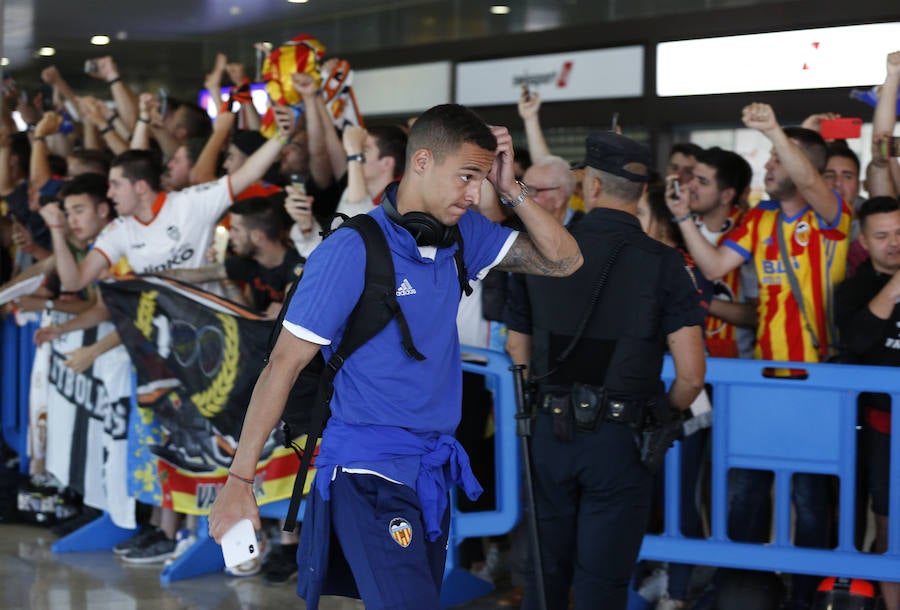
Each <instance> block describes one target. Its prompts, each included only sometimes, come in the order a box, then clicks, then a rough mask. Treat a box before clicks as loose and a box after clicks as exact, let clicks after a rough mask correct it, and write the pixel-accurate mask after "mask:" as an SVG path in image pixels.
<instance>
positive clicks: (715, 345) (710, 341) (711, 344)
mask: <svg viewBox="0 0 900 610" xmlns="http://www.w3.org/2000/svg"><path fill="white" fill-rule="evenodd" d="M743 215H744V211H743V210H742V209H741V208H739V207H736V206H735V207H733V208H732V209H731V213H730V214H729V215H728V220H727V221H726V222H725V226H724V227H723V229H722V232H721V233H711V232H709V231H708V230H707V229H706V226H705V225H704V224H703V220H702V219H701V218H700V217H697V218H696V219H695V222H696V223H697V226H698V228H699V229H700V232H701V233H702V234H703V236H704V237H706V239H707V241H709V242H711V243H712V245H714V246H720V245H722V242H724V241H725V240H726V239H728V238H730V237H731V235H732V233H733V231H734V229H735V228H737V226H738V225H739V224H740V222H741V217H742V216H743ZM713 294H714V296H715V298H717V299H722V300H724V301H727V302H729V303H739V302H741V301H742V300H743V296H744V295H743V294H741V268H740V267H738V268H737V269H734V270H733V271H730V272H728V273H726V274H725V275H724V276H723V277H721V278H719V279H717V280H715V281H713ZM736 332H737V328H736V327H735V326H734V325H733V324H729V323H728V322H725V321H724V320H720V319H719V318H716V317H714V316H709V315H708V316H706V326H705V328H704V330H703V334H704V337H705V340H706V350H707V351H708V352H709V355H710V356H713V357H715V358H737V357H738V344H737V336H736Z"/></svg>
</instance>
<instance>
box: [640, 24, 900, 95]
mask: <svg viewBox="0 0 900 610" xmlns="http://www.w3.org/2000/svg"><path fill="white" fill-rule="evenodd" d="M897 40H900V22H893V23H873V24H868V25H851V26H841V27H833V28H815V29H809V30H796V31H788V32H769V33H765V34H747V35H743V36H724V37H721V38H701V39H695V40H679V41H675V42H664V43H660V44H659V45H657V47H656V91H657V95H659V96H662V97H666V96H677V95H715V94H720V93H743V92H751V91H787V90H797V89H826V88H836V87H858V86H869V85H875V84H879V83H882V82H884V61H885V60H884V58H885V57H886V56H887V54H888V53H890V52H891V51H894V50H896V49H897Z"/></svg>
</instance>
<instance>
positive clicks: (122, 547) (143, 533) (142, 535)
mask: <svg viewBox="0 0 900 610" xmlns="http://www.w3.org/2000/svg"><path fill="white" fill-rule="evenodd" d="M158 531H159V528H157V527H153V526H147V527H144V528H141V530H140V531H139V532H138V533H137V534H135V535H134V536H132V537H131V538H129V539H128V540H123V541H122V542H120V543H119V544H117V545H116V546H114V547H113V548H112V552H113V553H115V554H116V555H127V554H128V553H129V552H130V551H131V550H132V549H134V548H136V547H140V546H144V544H145V543H146V541H147V540H148V539H149V538H150V537H151V536H153V535H154V534H155V533H156V532H158Z"/></svg>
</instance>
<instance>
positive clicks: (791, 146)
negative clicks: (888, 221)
mask: <svg viewBox="0 0 900 610" xmlns="http://www.w3.org/2000/svg"><path fill="white" fill-rule="evenodd" d="M741 119H742V120H743V122H744V125H746V126H747V127H749V128H750V129H756V130H758V131H759V132H761V133H762V134H763V135H764V136H766V137H767V138H769V141H770V142H772V146H773V148H774V149H775V154H776V155H778V160H779V162H780V163H781V165H782V166H783V167H784V169H785V170H786V171H787V173H788V176H790V178H791V181H792V182H793V183H794V185H795V186H796V187H797V190H798V191H799V192H800V194H801V195H802V196H803V198H804V199H805V200H806V202H807V203H809V205H811V206H812V208H813V210H815V212H816V214H818V215H819V216H821V217H822V218H823V219H825V222H827V223H829V224H830V223H833V222H834V220H835V219H836V218H837V217H838V214H839V213H840V206H839V204H838V200H837V198H836V197H835V195H834V192H832V190H831V189H830V188H828V185H827V184H825V180H824V179H823V178H822V175H821V174H820V173H819V170H818V169H817V168H816V167H815V166H813V164H812V162H811V161H810V160H809V159H808V158H807V156H806V155H805V154H804V153H803V151H802V150H801V149H800V147H799V146H797V144H795V143H794V142H792V141H791V139H790V138H788V137H787V136H786V135H785V133H784V131H783V130H782V129H781V126H780V125H779V124H778V120H777V119H776V118H775V111H774V110H772V107H771V106H769V105H768V104H760V103H755V104H750V105H749V106H745V107H744V110H743V113H742V116H741Z"/></svg>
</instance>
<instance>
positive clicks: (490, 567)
mask: <svg viewBox="0 0 900 610" xmlns="http://www.w3.org/2000/svg"><path fill="white" fill-rule="evenodd" d="M505 570H506V562H505V561H504V559H503V555H502V554H501V553H500V547H498V546H497V545H496V544H490V545H488V548H487V553H486V555H485V558H484V565H482V567H481V568H480V569H478V570H475V571H474V572H473V574H474V575H475V576H477V577H478V578H481V579H482V580H486V581H488V582H490V583H493V582H494V579H495V578H497V577H499V576H501V575H502V573H503V572H504V571H505Z"/></svg>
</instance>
